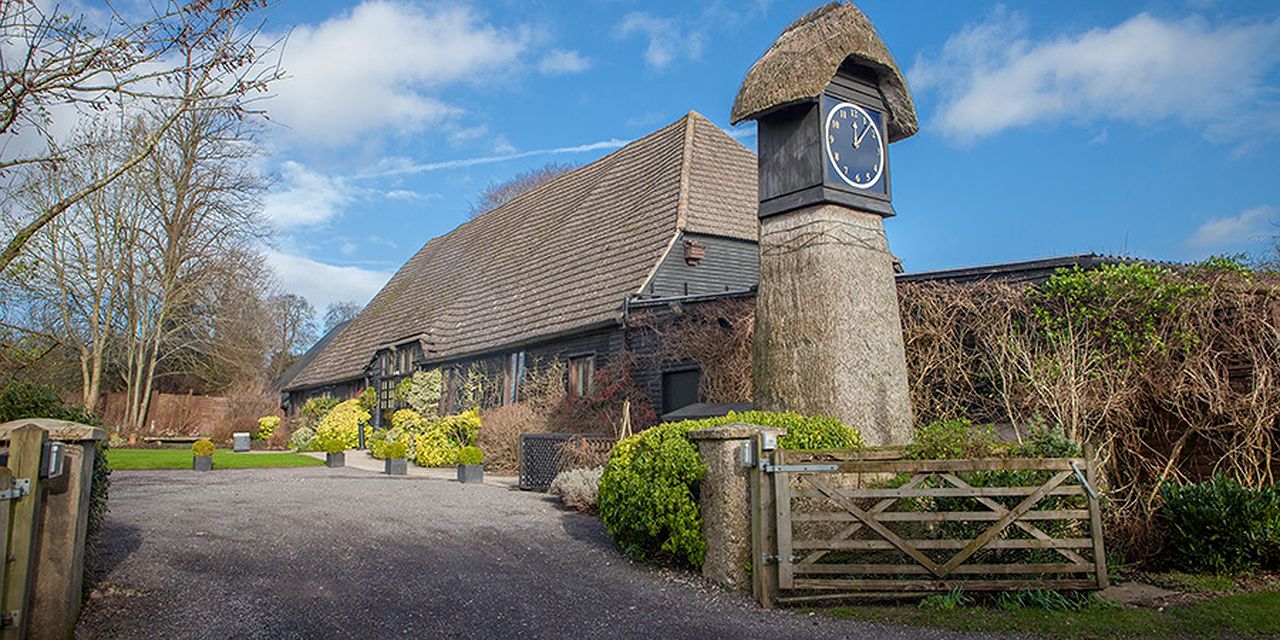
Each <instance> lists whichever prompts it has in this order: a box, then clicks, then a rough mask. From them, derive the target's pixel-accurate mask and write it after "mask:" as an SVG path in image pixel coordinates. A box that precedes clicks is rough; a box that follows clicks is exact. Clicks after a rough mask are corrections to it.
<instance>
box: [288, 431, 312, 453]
mask: <svg viewBox="0 0 1280 640" xmlns="http://www.w3.org/2000/svg"><path fill="white" fill-rule="evenodd" d="M315 437H316V432H315V431H314V430H312V429H311V428H310V427H298V429H297V430H296V431H294V432H293V434H292V435H290V436H289V448H290V449H293V450H294V451H310V450H311V441H312V440H314V439H315Z"/></svg>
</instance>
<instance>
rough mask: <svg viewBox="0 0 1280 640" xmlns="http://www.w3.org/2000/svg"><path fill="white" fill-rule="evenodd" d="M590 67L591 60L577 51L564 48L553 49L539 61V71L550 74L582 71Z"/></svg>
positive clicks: (556, 74)
mask: <svg viewBox="0 0 1280 640" xmlns="http://www.w3.org/2000/svg"><path fill="white" fill-rule="evenodd" d="M590 68H591V60H588V59H587V58H584V57H583V56H582V54H580V53H578V52H577V51H566V50H564V49H552V50H551V51H549V52H547V55H545V56H542V60H540V61H539V62H538V71H541V72H542V73H544V74H546V75H549V76H558V75H567V74H571V73H582V72H583V71H586V70H587V69H590Z"/></svg>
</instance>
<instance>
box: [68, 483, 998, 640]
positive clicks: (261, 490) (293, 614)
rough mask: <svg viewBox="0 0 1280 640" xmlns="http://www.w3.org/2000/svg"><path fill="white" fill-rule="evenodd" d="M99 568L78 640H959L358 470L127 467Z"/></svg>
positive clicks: (541, 517)
mask: <svg viewBox="0 0 1280 640" xmlns="http://www.w3.org/2000/svg"><path fill="white" fill-rule="evenodd" d="M101 562H102V566H101V578H102V582H101V583H100V584H99V585H98V588H97V590H96V593H95V596H94V598H93V600H92V601H91V603H90V605H89V607H88V609H87V610H86V611H85V614H84V615H83V617H82V619H81V624H80V628H79V629H78V631H77V636H76V637H77V638H146V639H147V640H161V639H164V638H390V637H409V636H412V637H424V638H438V637H449V638H457V637H462V638H517V637H519V638H563V637H572V638H575V640H577V639H583V638H655V637H662V638H729V637H732V638H770V639H771V640H778V639H784V640H785V639H787V638H848V637H854V638H922V637H933V638H953V637H955V638H958V637H962V636H959V635H954V634H945V633H937V632H926V631H921V630H915V629H894V628H888V627H881V626H876V625H870V624H865V623H857V622H850V621H841V620H833V619H828V618H824V617H822V616H815V615H809V614H805V613H801V612H790V611H763V610H760V609H758V608H756V607H755V605H754V604H753V603H752V602H751V601H750V600H749V599H746V598H740V597H736V596H730V595H727V594H725V593H723V592H720V591H719V590H718V589H716V588H715V587H714V586H711V585H709V584H708V583H706V582H704V581H703V580H702V578H701V577H700V576H698V575H696V574H693V573H690V572H682V571H671V570H661V569H655V568H653V567H650V566H646V565H638V564H632V563H630V562H628V561H627V560H626V559H625V558H624V557H623V556H621V555H620V554H619V553H618V552H617V551H615V550H614V549H613V548H612V546H611V545H610V544H609V540H608V537H607V536H606V535H605V532H604V530H603V528H602V527H601V526H600V524H599V522H598V521H597V520H596V519H595V518H591V517H587V516H582V515H579V514H576V513H572V512H568V511H565V510H563V509H561V508H560V507H558V506H557V505H556V504H554V503H553V502H552V501H550V500H549V499H547V498H546V497H545V496H543V495H541V494H535V493H524V492H520V491H514V490H508V489H502V488H498V487H490V486H475V485H460V484H457V483H456V482H445V481H440V480H426V479H407V478H390V477H386V476H379V475H376V474H371V473H367V472H361V471H354V470H331V469H325V468H303V469H288V470H226V471H218V472H214V473H208V474H196V473H192V472H189V471H136V472H118V473H116V474H113V476H112V479H111V514H110V517H109V519H108V522H107V528H106V532H105V534H104V541H103V546H102V561H101ZM966 637H974V636H966Z"/></svg>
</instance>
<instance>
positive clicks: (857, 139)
mask: <svg viewBox="0 0 1280 640" xmlns="http://www.w3.org/2000/svg"><path fill="white" fill-rule="evenodd" d="M870 130H871V127H863V128H862V135H858V129H857V127H854V130H853V132H854V135H853V148H854V149H857V148H858V147H860V146H862V139H863V138H865V137H867V132H868V131H870Z"/></svg>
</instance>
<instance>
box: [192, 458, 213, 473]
mask: <svg viewBox="0 0 1280 640" xmlns="http://www.w3.org/2000/svg"><path fill="white" fill-rule="evenodd" d="M191 468H192V469H195V470H196V471H213V456H195V457H193V458H192V459H191Z"/></svg>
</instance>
